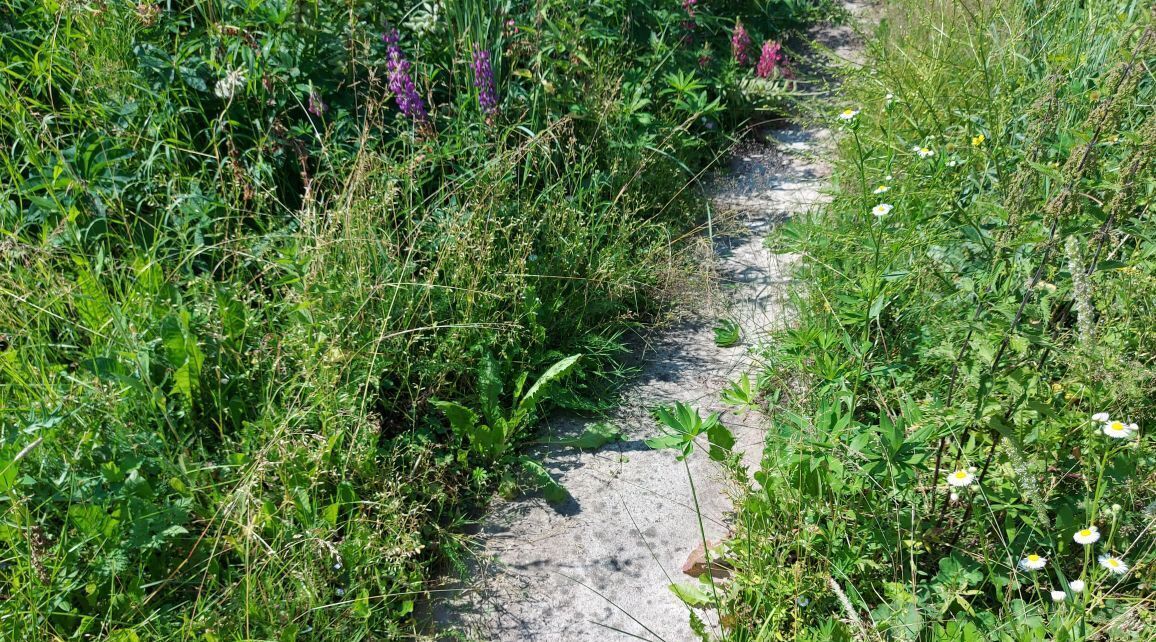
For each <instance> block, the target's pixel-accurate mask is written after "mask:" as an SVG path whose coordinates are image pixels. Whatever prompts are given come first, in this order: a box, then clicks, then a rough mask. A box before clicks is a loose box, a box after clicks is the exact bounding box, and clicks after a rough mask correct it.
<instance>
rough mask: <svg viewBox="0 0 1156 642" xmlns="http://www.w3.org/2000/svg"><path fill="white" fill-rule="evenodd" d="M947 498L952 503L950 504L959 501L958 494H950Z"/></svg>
mask: <svg viewBox="0 0 1156 642" xmlns="http://www.w3.org/2000/svg"><path fill="white" fill-rule="evenodd" d="M947 498H948V499H950V500H951V501H952V503H955V502H958V501H959V493H952V494H950V495H948V496H947Z"/></svg>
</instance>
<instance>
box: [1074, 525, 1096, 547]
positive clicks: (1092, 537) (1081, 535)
mask: <svg viewBox="0 0 1156 642" xmlns="http://www.w3.org/2000/svg"><path fill="white" fill-rule="evenodd" d="M1072 539H1074V540H1075V541H1076V543H1077V544H1083V545H1084V546H1087V545H1088V544H1095V543H1096V542H1097V541H1099V539H1100V531H1099V529H1097V528H1096V527H1095V526H1089V527H1087V528H1085V529H1083V530H1079V531H1076V534H1075V535H1072Z"/></svg>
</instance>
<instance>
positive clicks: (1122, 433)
mask: <svg viewBox="0 0 1156 642" xmlns="http://www.w3.org/2000/svg"><path fill="white" fill-rule="evenodd" d="M1102 430H1103V433H1104V434H1105V435H1108V436H1109V437H1112V438H1113V439H1127V438H1128V437H1131V436H1132V432H1133V431H1135V430H1136V424H1126V423H1124V422H1122V421H1119V420H1113V421H1107V422H1104V427H1103V429H1102Z"/></svg>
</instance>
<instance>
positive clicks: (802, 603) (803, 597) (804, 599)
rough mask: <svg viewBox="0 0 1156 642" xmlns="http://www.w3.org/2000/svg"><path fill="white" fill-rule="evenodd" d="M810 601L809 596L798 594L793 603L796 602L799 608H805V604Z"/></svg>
mask: <svg viewBox="0 0 1156 642" xmlns="http://www.w3.org/2000/svg"><path fill="white" fill-rule="evenodd" d="M810 603H811V598H809V597H807V596H806V595H800V596H799V599H797V600H795V604H798V605H799V608H801V609H805V608H807V605H808V604H810Z"/></svg>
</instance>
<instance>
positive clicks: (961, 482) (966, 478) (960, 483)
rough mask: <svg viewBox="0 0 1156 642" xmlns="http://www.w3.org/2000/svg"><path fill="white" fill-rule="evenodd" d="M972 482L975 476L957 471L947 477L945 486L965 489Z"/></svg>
mask: <svg viewBox="0 0 1156 642" xmlns="http://www.w3.org/2000/svg"><path fill="white" fill-rule="evenodd" d="M974 481H975V475H973V474H971V473H970V472H968V471H966V470H963V469H960V470H957V471H955V472H954V473H951V474H950V475H948V476H947V484H948V485H949V486H955V487H956V488H966V487H968V486H971V483H972V482H974Z"/></svg>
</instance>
